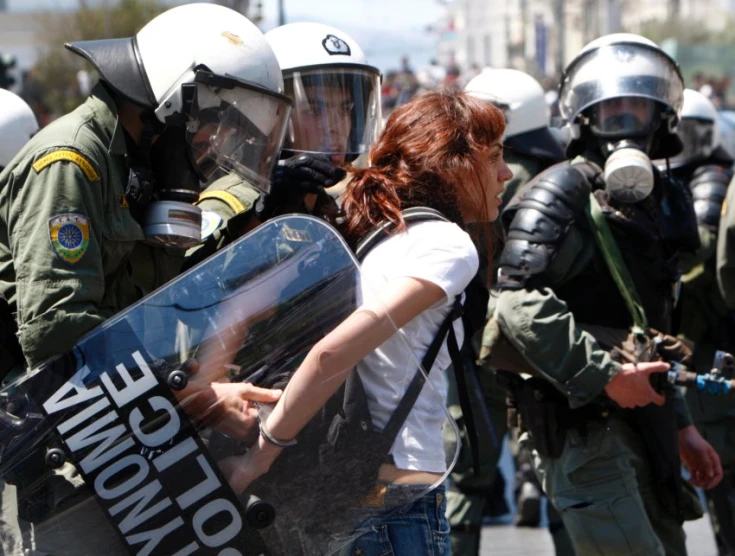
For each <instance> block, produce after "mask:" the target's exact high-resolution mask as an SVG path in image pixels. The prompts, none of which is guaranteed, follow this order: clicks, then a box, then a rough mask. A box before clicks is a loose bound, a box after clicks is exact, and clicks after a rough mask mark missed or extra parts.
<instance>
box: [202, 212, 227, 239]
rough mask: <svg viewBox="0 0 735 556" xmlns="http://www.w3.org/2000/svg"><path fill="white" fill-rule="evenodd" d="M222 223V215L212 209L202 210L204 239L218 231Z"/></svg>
mask: <svg viewBox="0 0 735 556" xmlns="http://www.w3.org/2000/svg"><path fill="white" fill-rule="evenodd" d="M221 223H222V217H221V216H220V215H219V214H217V213H216V212H213V211H211V210H203V211H202V241H204V240H205V239H207V238H208V237H209V236H211V235H212V234H213V233H214V232H216V231H217V228H219V225H220V224H221Z"/></svg>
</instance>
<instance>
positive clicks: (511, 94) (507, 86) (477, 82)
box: [465, 68, 564, 160]
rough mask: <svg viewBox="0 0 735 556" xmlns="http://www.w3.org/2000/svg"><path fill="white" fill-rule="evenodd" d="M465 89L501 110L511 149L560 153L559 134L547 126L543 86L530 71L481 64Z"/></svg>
mask: <svg viewBox="0 0 735 556" xmlns="http://www.w3.org/2000/svg"><path fill="white" fill-rule="evenodd" d="M465 91H467V93H468V94H469V95H471V96H473V97H475V98H479V99H480V100H484V101H486V102H490V103H492V104H493V105H495V106H497V107H498V108H500V109H501V110H502V111H503V113H504V114H505V121H506V125H505V133H504V135H503V139H504V142H505V143H506V144H507V145H508V146H510V147H511V148H512V149H513V150H517V151H520V152H522V153H527V154H531V155H534V156H540V157H541V158H548V159H551V160H561V159H562V158H563V157H564V148H563V145H562V142H561V140H560V138H559V137H557V136H556V135H555V134H554V133H553V132H552V131H551V130H550V129H549V120H550V113H549V105H548V103H547V102H546V98H545V95H544V90H543V88H542V87H541V84H540V83H539V82H538V81H536V79H534V78H533V77H531V76H530V75H528V74H527V73H524V72H522V71H519V70H515V69H509V68H497V69H496V68H485V69H484V70H482V71H481V72H480V73H479V74H478V75H477V76H475V77H473V78H472V79H471V80H470V81H469V82H468V83H467V85H466V86H465Z"/></svg>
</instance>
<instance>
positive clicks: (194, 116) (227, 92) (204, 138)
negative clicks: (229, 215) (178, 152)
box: [186, 71, 293, 192]
mask: <svg viewBox="0 0 735 556" xmlns="http://www.w3.org/2000/svg"><path fill="white" fill-rule="evenodd" d="M292 104H293V103H292V101H291V100H290V99H289V98H288V97H285V96H283V95H279V94H277V93H274V92H273V91H269V90H267V89H263V88H261V87H258V86H256V85H252V84H249V83H244V82H242V81H239V80H236V79H233V78H229V77H220V76H213V75H212V74H210V73H208V72H201V71H200V72H198V73H197V78H196V93H195V95H194V99H193V101H192V105H191V109H190V111H189V113H188V117H189V121H188V122H187V124H186V139H187V143H188V145H189V149H190V153H191V157H192V161H193V163H194V165H195V167H196V168H197V172H198V173H199V174H200V177H201V178H202V180H203V181H206V180H207V179H208V178H209V177H210V176H211V175H212V174H213V173H214V171H215V170H216V169H217V168H219V167H221V168H224V169H225V170H227V171H229V172H232V173H235V174H237V175H238V176H240V177H241V178H243V179H244V180H246V181H247V182H248V183H250V184H251V185H253V186H255V187H257V188H258V189H260V190H262V191H266V192H267V191H268V190H269V188H270V184H269V179H270V175H271V172H272V170H273V167H274V166H275V164H276V162H277V161H278V154H279V152H280V150H281V145H282V142H283V138H284V135H285V133H286V125H287V123H288V119H289V116H290V114H291V106H292Z"/></svg>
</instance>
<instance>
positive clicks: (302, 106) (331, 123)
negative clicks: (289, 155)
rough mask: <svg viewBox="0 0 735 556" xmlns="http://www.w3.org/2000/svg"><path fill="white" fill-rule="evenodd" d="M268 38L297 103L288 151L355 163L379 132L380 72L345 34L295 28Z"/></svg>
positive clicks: (274, 32)
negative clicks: (353, 161)
mask: <svg viewBox="0 0 735 556" xmlns="http://www.w3.org/2000/svg"><path fill="white" fill-rule="evenodd" d="M265 36H266V38H267V40H268V42H269V44H270V45H271V47H272V48H273V51H274V52H275V53H276V56H277V58H278V63H279V65H280V66H281V70H282V71H283V78H284V81H285V87H286V95H288V96H289V97H291V98H292V99H293V100H294V111H293V114H292V116H291V123H290V125H289V129H288V134H287V136H286V143H285V145H284V148H286V149H288V150H290V151H293V152H314V153H325V154H330V155H332V157H333V158H334V159H335V160H336V161H337V162H340V161H341V160H342V159H345V158H346V160H348V161H351V160H354V159H355V158H357V157H358V156H359V155H360V154H362V153H365V152H367V151H368V149H369V147H370V145H371V144H372V143H373V142H374V141H375V139H376V138H377V136H378V133H379V131H380V125H381V122H382V119H381V115H380V72H379V71H378V69H377V68H375V67H373V66H371V65H369V64H368V62H367V60H366V58H365V54H364V53H363V51H362V49H361V48H360V46H359V45H358V44H357V43H356V42H355V41H354V40H353V39H352V38H351V37H350V36H349V35H347V34H346V33H343V32H342V31H340V30H339V29H335V28H334V27H330V26H328V25H323V24H321V23H290V24H288V25H283V26H281V27H277V28H275V29H273V30H271V31H269V32H268V33H266V35H265Z"/></svg>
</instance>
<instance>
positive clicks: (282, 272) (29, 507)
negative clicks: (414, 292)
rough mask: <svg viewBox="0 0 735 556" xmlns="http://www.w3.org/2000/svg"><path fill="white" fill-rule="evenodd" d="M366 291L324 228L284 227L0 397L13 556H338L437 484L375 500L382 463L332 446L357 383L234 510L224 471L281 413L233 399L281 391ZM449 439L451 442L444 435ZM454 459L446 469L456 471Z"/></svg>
mask: <svg viewBox="0 0 735 556" xmlns="http://www.w3.org/2000/svg"><path fill="white" fill-rule="evenodd" d="M369 287H370V285H369V284H365V283H364V281H362V280H361V277H360V272H359V265H358V263H357V261H356V259H355V258H354V256H353V254H352V252H351V251H350V249H349V248H348V246H347V245H346V244H345V243H344V241H343V240H342V238H341V237H340V236H339V235H338V234H337V233H336V231H335V230H334V229H333V228H331V227H330V226H328V225H327V224H326V223H324V222H322V221H321V220H317V219H315V218H311V217H307V216H285V217H281V218H277V219H274V220H272V221H269V222H267V223H265V224H263V225H262V226H261V227H259V228H258V229H256V230H255V231H253V232H251V233H250V234H249V235H247V236H245V237H243V238H241V239H240V240H238V241H237V242H235V243H233V244H232V245H230V246H229V247H227V248H226V249H224V250H222V251H221V252H219V253H217V254H216V255H214V256H212V257H211V258H209V259H207V260H206V261H204V262H202V263H200V264H199V265H198V266H196V267H194V268H192V269H191V270H189V271H188V272H186V273H185V274H182V275H181V276H180V277H178V278H177V279H176V280H174V281H172V282H171V283H169V284H168V285H166V286H165V287H163V288H161V289H159V290H157V291H156V292H154V293H153V294H151V295H149V296H148V297H146V298H144V299H143V300H141V301H140V302H138V303H136V304H135V305H133V306H131V307H130V308H128V309H127V310H125V311H123V312H122V313H120V314H118V315H117V316H115V317H113V318H111V319H109V320H108V321H106V322H105V323H103V324H102V325H101V326H99V327H98V328H97V329H95V330H93V331H92V332H90V333H89V334H87V335H86V336H85V337H83V338H82V339H81V340H80V341H79V342H78V343H77V345H76V346H75V347H74V349H73V350H72V351H71V352H70V353H67V354H65V355H64V356H60V357H56V358H54V359H52V360H49V361H47V362H45V363H44V364H42V365H41V366H40V367H38V368H37V369H34V370H32V371H29V372H27V373H26V374H25V375H23V376H22V377H21V378H20V379H18V380H16V381H14V382H13V383H12V384H10V385H9V386H8V387H6V388H4V389H3V390H2V392H0V474H1V475H2V478H3V481H4V483H5V484H4V490H3V491H2V497H3V500H2V503H3V516H2V519H0V521H4V522H5V523H4V525H3V534H4V536H5V537H8V535H9V539H8V538H5V540H4V541H3V542H6V543H10V544H9V546H11V548H10V549H8V548H7V546H8V545H7V544H6V552H10V553H13V551H14V550H15V547H20V546H21V537H22V546H23V547H27V546H29V545H30V546H31V549H32V550H33V549H35V550H37V551H38V553H53V554H55V555H58V556H63V555H65V554H69V555H74V556H79V555H81V554H99V553H105V554H126V553H129V554H151V555H164V554H165V555H171V554H176V555H186V554H194V553H196V554H227V555H234V554H242V555H246V554H247V555H249V554H253V555H255V554H268V555H271V554H273V555H276V554H284V555H286V554H287V555H294V554H309V555H311V554H333V553H335V552H338V551H339V550H341V549H343V548H344V547H345V546H347V545H348V544H349V543H350V542H352V541H353V540H354V539H355V538H357V537H359V535H360V534H361V533H362V532H364V530H365V527H366V525H365V524H366V523H367V522H368V520H369V518H370V517H371V516H374V515H375V514H376V513H378V512H379V513H390V512H391V511H398V509H399V508H402V507H405V506H406V505H407V504H410V503H411V502H412V501H413V500H414V499H416V498H417V497H418V496H421V495H423V494H424V493H425V492H426V491H427V490H428V489H430V488H433V487H434V486H436V484H439V482H440V480H438V481H436V483H435V484H434V485H427V486H426V487H424V488H423V490H422V488H407V489H404V490H405V493H403V494H401V495H399V496H395V495H393V496H391V497H385V496H382V497H381V492H380V488H381V487H380V485H379V482H378V481H377V476H376V472H377V467H378V465H376V462H377V464H380V463H382V462H384V461H386V460H385V458H386V456H387V455H388V451H389V450H390V446H383V445H380V444H379V443H378V444H374V443H368V442H365V443H364V444H359V445H355V444H354V442H352V443H350V442H346V443H345V442H342V441H341V440H335V438H334V434H333V433H334V429H335V427H336V425H335V423H337V421H338V420H339V418H340V417H343V416H344V411H343V407H344V403H345V400H346V399H347V397H348V394H349V392H348V390H349V388H350V384H352V383H353V382H354V381H352V380H351V379H352V378H354V376H355V375H356V374H357V371H356V370H354V369H348V370H345V372H344V373H343V375H344V376H343V377H342V378H343V379H345V381H344V385H343V386H342V387H341V388H340V389H338V390H337V391H336V393H335V394H334V395H333V396H332V397H331V398H330V399H329V401H328V402H327V403H326V404H325V405H324V407H323V408H322V411H321V412H320V413H319V414H318V415H317V416H315V417H314V418H313V419H312V421H310V422H309V423H308V424H307V426H306V427H305V428H304V429H303V430H302V433H300V434H299V436H298V437H297V439H298V445H297V446H295V447H293V448H291V447H289V448H285V449H284V450H283V452H282V453H281V454H280V455H279V457H278V458H277V460H276V461H275V463H274V464H273V466H272V467H271V468H270V470H268V471H267V472H266V473H265V474H263V475H262V476H260V477H259V478H258V479H257V480H256V481H255V482H253V483H252V484H251V485H250V486H249V487H248V488H246V489H245V491H244V492H241V493H237V494H236V493H235V492H234V491H233V489H232V488H231V487H230V485H229V484H228V482H227V480H226V478H225V475H224V474H223V472H222V471H221V469H220V466H221V462H222V461H224V460H225V459H227V458H233V457H237V456H239V455H243V454H247V452H248V449H249V447H250V446H252V445H253V442H255V441H257V439H258V426H257V422H256V421H255V419H254V418H252V417H253V416H254V415H255V414H256V413H257V412H261V413H262V412H263V411H266V410H268V409H270V408H272V406H273V404H261V405H260V407H258V405H259V404H257V403H253V402H251V401H248V400H247V399H246V398H245V397H243V395H242V394H241V393H239V392H238V391H237V390H236V389H237V388H238V387H240V386H242V383H252V384H255V385H260V386H262V387H267V388H272V387H278V388H282V387H283V386H284V385H286V384H287V383H288V381H289V379H290V377H291V376H292V375H293V373H294V372H295V371H296V370H297V369H298V368H299V364H300V363H301V361H302V360H303V359H304V357H305V356H306V354H307V353H308V352H309V350H310V349H311V348H312V347H313V346H314V345H315V344H316V343H317V342H318V341H319V340H320V339H321V338H323V337H324V336H325V335H327V334H328V333H329V332H330V331H332V330H333V329H334V328H335V327H336V326H338V325H339V324H340V323H341V322H343V321H344V320H345V319H346V318H347V317H348V316H349V315H350V314H352V313H353V311H354V310H355V309H356V307H357V306H358V304H359V303H360V299H361V293H360V292H364V291H365V288H369ZM361 288H362V289H361ZM376 295H378V297H379V293H378V294H376ZM396 335H397V336H398V337H400V332H399V331H398V332H396ZM409 366H410V367H412V368H410V369H406V371H405V373H406V376H399V377H395V378H396V381H397V383H408V382H410V379H411V378H412V377H413V376H414V375H415V374H416V372H417V371H418V372H422V371H420V365H419V362H418V360H416V361H415V365H409ZM424 376H425V375H424ZM423 388H429V389H430V388H432V385H431V382H430V381H428V380H427V381H426V382H425V384H424V386H423ZM233 392H234V393H233ZM434 393H435V394H436V395H437V396H438V399H441V397H442V394H439V393H438V392H436V391H435V392H434ZM445 412H446V410H445ZM325 416H326V419H327V420H325ZM447 417H448V414H447ZM362 423H363V428H364V427H365V426H367V425H365V424H364V423H365V422H362ZM325 424H326V425H325ZM337 424H338V423H337ZM444 426H445V427H450V428H451V429H452V430H453V431H454V433H453V434H454V437H455V438H456V434H457V433H456V426H455V425H454V422H453V421H452V420H451V419H446V420H445V424H444ZM336 428H339V427H336ZM327 429H328V430H327ZM445 433H446V431H445ZM451 434H452V433H451V432H450V436H451ZM349 438H351V437H349V435H348V440H349ZM340 442H342V444H340ZM449 444H450V445H451V444H452V443H449ZM457 445H458V443H457V442H454V446H455V447H456V446H457ZM450 451H451V450H450ZM373 452H375V453H373ZM456 457H457V454H456V448H455V451H454V452H452V453H449V454H446V461H447V464H448V467H449V468H451V465H453V462H454V461H455V460H456ZM335 461H336V462H337V466H335V463H334V462H335ZM361 466H362V467H361ZM345 481H349V484H346V483H345ZM383 494H384V492H383ZM7 508H11V510H15V511H7V510H6V509H7ZM16 514H17V515H16ZM16 537H17V538H16ZM19 552H20V550H19Z"/></svg>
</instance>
